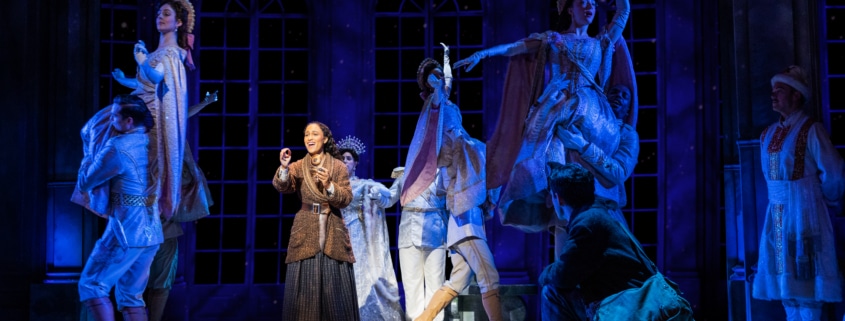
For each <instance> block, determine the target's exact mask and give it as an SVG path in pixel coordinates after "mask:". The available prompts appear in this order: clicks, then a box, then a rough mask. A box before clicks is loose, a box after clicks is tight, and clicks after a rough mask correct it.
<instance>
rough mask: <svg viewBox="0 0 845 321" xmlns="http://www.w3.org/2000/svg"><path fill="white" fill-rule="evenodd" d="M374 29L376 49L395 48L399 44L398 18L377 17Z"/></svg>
mask: <svg viewBox="0 0 845 321" xmlns="http://www.w3.org/2000/svg"><path fill="white" fill-rule="evenodd" d="M391 2H392V1H391ZM375 28H376V29H375V33H376V48H378V47H396V46H397V45H398V44H399V18H397V17H378V18H376V27H375Z"/></svg>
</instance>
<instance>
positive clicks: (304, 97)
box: [282, 83, 308, 114]
mask: <svg viewBox="0 0 845 321" xmlns="http://www.w3.org/2000/svg"><path fill="white" fill-rule="evenodd" d="M282 95H283V97H284V106H283V108H282V111H283V112H284V113H286V114H307V113H308V84H307V83H305V84H290V83H289V84H285V91H284V92H283V93H282Z"/></svg>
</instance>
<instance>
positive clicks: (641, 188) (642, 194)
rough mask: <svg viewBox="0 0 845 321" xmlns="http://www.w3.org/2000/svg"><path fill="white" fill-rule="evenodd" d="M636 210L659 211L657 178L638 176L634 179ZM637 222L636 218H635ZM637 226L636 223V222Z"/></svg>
mask: <svg viewBox="0 0 845 321" xmlns="http://www.w3.org/2000/svg"><path fill="white" fill-rule="evenodd" d="M633 185H634V188H635V190H634V200H633V202H634V204H633V205H634V208H635V209H657V198H658V195H657V191H658V189H657V177H656V176H637V177H635V178H634V184H633ZM634 219H635V220H636V217H635V218H634ZM635 224H636V222H635Z"/></svg>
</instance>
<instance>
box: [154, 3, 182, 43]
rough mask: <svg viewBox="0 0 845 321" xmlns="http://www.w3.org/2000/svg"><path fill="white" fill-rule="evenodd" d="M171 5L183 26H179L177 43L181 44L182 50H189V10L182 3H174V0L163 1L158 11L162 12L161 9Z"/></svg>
mask: <svg viewBox="0 0 845 321" xmlns="http://www.w3.org/2000/svg"><path fill="white" fill-rule="evenodd" d="M166 4H169V5H170V7H171V8H173V12H174V14H175V15H176V20H178V21H180V22H182V25H181V26H179V28H177V29H176V30H178V32H177V33H176V36H177V38H176V41H177V43H178V44H179V47H180V48H182V49H186V50H187V49H189V48H188V8H185V6H184V5H182V2H181V1H174V0H163V1H162V2H161V3H159V5H158V9H159V10H161V7H162V6H164V5H166Z"/></svg>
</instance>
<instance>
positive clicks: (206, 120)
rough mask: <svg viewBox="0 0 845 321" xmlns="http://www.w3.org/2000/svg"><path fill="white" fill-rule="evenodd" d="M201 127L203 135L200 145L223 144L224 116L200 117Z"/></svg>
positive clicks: (200, 138) (200, 137)
mask: <svg viewBox="0 0 845 321" xmlns="http://www.w3.org/2000/svg"><path fill="white" fill-rule="evenodd" d="M199 127H200V128H201V130H202V135H199V145H200V146H220V145H223V131H222V130H220V129H221V128H223V117H220V116H206V115H201V116H200V117H199Z"/></svg>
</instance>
